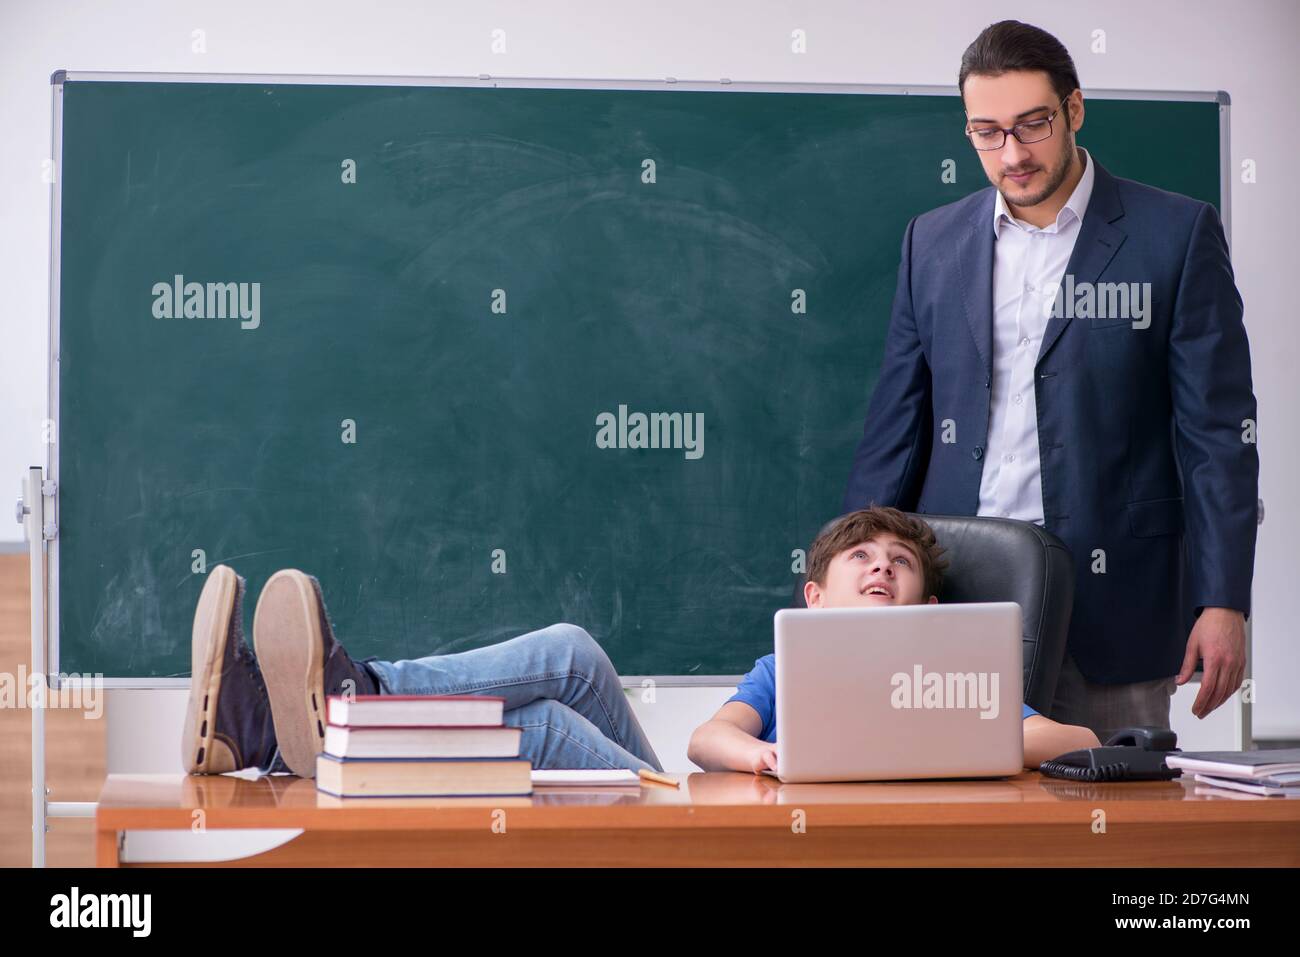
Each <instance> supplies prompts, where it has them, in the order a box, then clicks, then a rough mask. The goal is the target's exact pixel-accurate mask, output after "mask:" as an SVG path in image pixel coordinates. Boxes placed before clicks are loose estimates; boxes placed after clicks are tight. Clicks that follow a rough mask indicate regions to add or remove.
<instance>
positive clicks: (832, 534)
mask: <svg viewBox="0 0 1300 957" xmlns="http://www.w3.org/2000/svg"><path fill="white" fill-rule="evenodd" d="M882 533H890V534H893V535H896V536H897V537H898V539H899V541H903V542H906V543H907V544H909V545H911V546H912V547H913V548H914V549H915V550H916V557H917V559H918V560H919V561H920V562H921V576H922V579H923V580H924V582H925V594H924V595H922V596H921V597H922V598H923V599H924V598H928V597H929V596H931V595H938V594H939V591H940V590H941V589H942V588H943V573H944V572H945V571H946V570H947V568H948V561H947V559H945V558H944V557H943V554H944V552H945V551H946V549H944V547H943V546H942V545H940V544H939V543H938V541H937V540H936V539H935V537H934V529H932V528H931V527H930V526H929V525H927V524H926V523H925V522H924V521H923V520H922V519H919V518H917V517H915V516H911V515H905V514H904V513H902V512H900V511H899V510H898V509H896V508H890V507H888V506H881V505H872V506H871V507H870V508H862V509H858V511H856V512H849V513H848V514H847V515H841V516H840V517H839V518H837V519H835V521H833V522H831V523H830V524H828V525H827V526H826V527H825V528H823V529H822V530H821V533H820V534H819V535H818V536H817V539H816V541H814V542H813V543H812V548H811V549H809V551H808V580H809V581H812V582H816V583H817V584H818V585H821V586H822V587H823V588H825V587H826V572H827V570H828V569H829V568H830V564H831V559H833V558H834V557H835V556H836V555H838V554H840V552H842V551H844V550H845V549H848V548H853V547H854V546H855V545H861V544H862V543H863V542H866V541H870V540H871V539H873V538H875V537H876V536H877V535H880V534H882Z"/></svg>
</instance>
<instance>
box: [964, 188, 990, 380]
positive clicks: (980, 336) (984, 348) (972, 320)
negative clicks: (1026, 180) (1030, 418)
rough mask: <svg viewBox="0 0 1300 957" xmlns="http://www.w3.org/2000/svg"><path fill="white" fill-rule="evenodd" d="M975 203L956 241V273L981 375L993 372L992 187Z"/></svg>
mask: <svg viewBox="0 0 1300 957" xmlns="http://www.w3.org/2000/svg"><path fill="white" fill-rule="evenodd" d="M985 193H986V194H987V195H986V196H985V198H984V199H983V200H982V201H981V202H979V203H976V204H975V212H974V215H973V216H972V217H971V220H970V225H969V227H968V232H967V234H966V236H965V237H963V241H962V242H960V243H958V244H957V273H958V281H959V282H960V283H961V291H962V304H963V305H964V306H965V309H966V322H967V323H968V324H969V325H970V331H971V335H972V336H974V338H975V348H976V349H977V350H978V351H979V354H980V358H981V359H983V360H984V377H985V379H988V378H990V377H991V376H992V375H993V200H994V197H993V189H992V188H990V189H987V190H985Z"/></svg>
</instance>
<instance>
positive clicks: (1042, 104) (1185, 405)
mask: <svg viewBox="0 0 1300 957" xmlns="http://www.w3.org/2000/svg"><path fill="white" fill-rule="evenodd" d="M958 86H959V89H960V91H961V94H962V100H963V106H964V107H965V111H966V127H965V132H966V135H967V138H968V139H969V140H970V142H971V145H972V146H973V147H974V148H975V150H976V152H975V154H974V155H975V156H978V157H979V160H980V162H981V163H983V165H984V173H985V175H986V176H987V177H988V179H989V181H990V182H991V183H992V184H993V188H992V189H984V190H981V191H979V192H977V193H974V194H973V195H971V196H968V197H966V198H965V199H962V200H959V201H958V202H955V203H951V204H949V205H947V206H943V207H940V208H939V209H935V210H931V211H930V212H927V213H924V214H922V215H920V216H917V217H916V218H914V219H913V220H912V221H911V222H910V223H909V224H908V227H907V232H906V233H905V235H904V237H903V247H902V262H901V264H900V266H899V271H898V288H897V292H896V294H895V297H894V305H893V313H892V317H891V320H890V326H889V335H888V339H887V341H886V345H885V355H884V360H883V363H882V366H881V370H880V378H879V381H878V383H877V385H876V388H875V392H874V393H873V395H872V397H871V403H870V407H869V410H868V412H867V419H866V425H865V427H864V429H863V436H862V441H861V443H860V444H859V446H858V448H857V452H856V453H855V456H854V462H853V470H852V474H851V477H850V480H849V486H848V492H847V494H846V496H845V501H844V507H845V509H846V510H849V509H856V508H860V507H863V506H865V505H867V504H869V503H871V502H875V503H877V504H880V505H893V506H895V507H897V508H901V509H905V510H911V511H916V512H921V513H926V512H928V513H932V514H950V515H996V516H1001V517H1004V518H1011V519H1018V520H1021V521H1026V522H1036V523H1038V524H1040V525H1043V526H1044V527H1045V528H1047V529H1048V530H1049V531H1051V532H1053V533H1054V534H1056V535H1057V536H1059V537H1060V538H1061V539H1062V540H1063V541H1064V542H1065V543H1066V545H1067V546H1068V547H1069V548H1070V551H1071V553H1072V555H1073V556H1074V563H1075V572H1076V576H1075V577H1076V581H1075V593H1074V612H1073V617H1072V618H1071V621H1070V630H1069V641H1068V646H1067V653H1066V656H1065V660H1064V662H1063V663H1062V667H1061V675H1060V681H1059V684H1058V688H1057V694H1056V700H1055V702H1054V703H1053V706H1052V711H1051V717H1052V718H1053V719H1054V720H1056V721H1060V722H1063V723H1065V724H1078V725H1085V726H1087V727H1089V728H1091V729H1093V731H1094V732H1096V733H1097V734H1098V735H1102V734H1104V733H1105V732H1106V731H1109V730H1112V729H1115V728H1120V727H1124V726H1128V725H1143V724H1146V725H1158V726H1161V727H1168V726H1169V701H1170V698H1171V697H1172V695H1173V693H1174V689H1175V687H1176V685H1179V684H1183V683H1184V682H1186V681H1187V680H1188V679H1190V678H1191V676H1192V673H1193V671H1194V670H1195V668H1196V662H1197V659H1198V658H1199V659H1201V660H1202V661H1203V663H1204V678H1203V682H1202V685H1201V689H1200V693H1199V694H1198V695H1197V697H1196V700H1195V703H1194V704H1193V706H1192V711H1193V713H1195V714H1196V716H1197V717H1199V718H1204V717H1205V716H1206V715H1207V714H1209V713H1210V712H1211V711H1213V710H1214V709H1215V708H1217V707H1219V705H1221V704H1223V703H1224V702H1225V701H1227V700H1228V699H1229V698H1230V697H1231V696H1232V695H1233V693H1234V692H1236V691H1237V689H1238V688H1239V687H1240V685H1241V682H1242V676H1243V673H1244V669H1245V663H1246V656H1245V644H1246V636H1245V617H1246V616H1247V615H1249V613H1250V586H1251V575H1252V572H1253V567H1254V561H1255V533H1256V512H1257V506H1256V502H1257V486H1258V476H1259V459H1258V455H1257V453H1256V447H1255V397H1254V393H1253V391H1252V387H1251V375H1250V351H1249V346H1248V344H1247V341H1246V332H1245V328H1244V327H1243V325H1242V302H1241V297H1240V296H1239V295H1238V293H1237V289H1236V286H1235V285H1234V282H1233V274H1232V266H1231V264H1230V262H1229V260H1228V248H1227V243H1226V242H1225V239H1224V234H1223V227H1222V225H1221V224H1220V222H1219V217H1218V215H1217V213H1216V212H1215V209H1214V207H1213V206H1211V205H1208V204H1206V203H1203V202H1199V201H1197V200H1194V199H1190V198H1188V197H1186V196H1180V195H1177V194H1174V193H1168V192H1164V191H1162V190H1159V189H1155V188H1153V187H1150V186H1145V185H1142V184H1140V183H1135V182H1132V181H1130V180H1125V179H1119V178H1117V177H1115V176H1112V175H1111V174H1110V173H1108V172H1106V170H1105V169H1104V168H1103V167H1102V166H1101V164H1100V163H1098V162H1097V158H1096V157H1093V156H1091V155H1090V154H1089V153H1088V152H1087V151H1086V150H1084V149H1082V148H1081V147H1078V146H1076V144H1075V135H1076V133H1077V132H1078V131H1079V129H1080V128H1082V126H1083V118H1084V105H1083V94H1082V93H1081V92H1080V90H1079V78H1078V74H1077V73H1076V71H1075V67H1074V62H1073V61H1072V60H1071V58H1070V54H1069V53H1068V51H1066V49H1065V47H1064V46H1062V45H1061V43H1060V42H1059V41H1058V40H1057V39H1056V38H1055V37H1053V36H1052V35H1051V34H1049V33H1046V32H1045V31H1043V30H1040V29H1038V28H1037V27H1033V26H1029V25H1028V24H1024V23H1019V22H1016V21H1004V22H1002V23H996V24H994V25H992V26H990V27H988V28H987V29H986V30H984V32H983V33H981V34H980V35H979V37H978V38H976V40H975V42H974V43H972V44H971V45H970V47H969V48H967V50H966V52H965V54H964V55H963V57H962V62H961V70H960V73H959V79H958ZM901 159H903V160H904V161H907V160H908V159H909V158H907V157H902V158H901ZM910 159H912V160H916V159H917V158H916V157H912V158H910ZM1165 160H1166V161H1167V162H1170V163H1179V162H1183V161H1184V160H1183V157H1181V156H1178V155H1169V156H1167V157H1165ZM1114 283H1122V284H1125V286H1124V287H1120V286H1115V285H1110V284H1114ZM1144 284H1149V285H1144ZM1089 299H1091V301H1089ZM1193 620H1194V624H1193ZM1189 626H1190V635H1189Z"/></svg>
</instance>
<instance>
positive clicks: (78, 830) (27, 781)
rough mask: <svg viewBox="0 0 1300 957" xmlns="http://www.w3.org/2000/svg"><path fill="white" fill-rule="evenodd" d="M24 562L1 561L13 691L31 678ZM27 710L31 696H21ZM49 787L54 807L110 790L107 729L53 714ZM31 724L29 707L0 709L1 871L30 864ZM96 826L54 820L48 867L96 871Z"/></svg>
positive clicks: (2, 628) (0, 607)
mask: <svg viewBox="0 0 1300 957" xmlns="http://www.w3.org/2000/svg"><path fill="white" fill-rule="evenodd" d="M28 587H29V585H28V566H27V556H26V555H25V554H17V555H15V554H0V675H4V676H6V677H5V678H4V680H5V681H7V682H8V685H9V687H10V688H15V687H16V685H17V682H18V679H19V671H18V669H19V667H20V666H21V667H22V668H23V669H24V671H23V675H24V676H28V675H30V674H31V667H32V644H31V610H30V606H29V604H28ZM20 697H21V699H22V701H23V703H24V705H25V699H26V696H25V694H24V695H21V696H20ZM45 727H46V752H45V753H46V762H45V767H46V772H45V774H46V786H47V787H49V788H50V791H51V794H50V800H51V801H94V800H97V799H98V797H99V790H100V788H101V787H102V786H103V783H104V762H105V741H106V733H105V728H106V722H105V721H104V720H103V718H102V717H101V718H100V720H97V721H94V720H89V721H88V720H86V719H85V718H84V717H82V713H81V712H80V711H72V710H62V711H61V710H58V709H57V708H52V709H51V710H49V711H48V712H47V715H46V722H45ZM31 741H32V720H31V711H30V710H29V709H28V708H26V707H25V706H24V707H21V708H16V707H15V708H9V707H0V867H30V866H31V863H32V801H31V787H32V747H31ZM94 824H95V822H94V821H93V820H92V819H90V818H75V819H68V818H55V819H52V820H51V821H50V832H49V834H47V835H46V845H45V862H46V864H47V865H48V866H50V867H90V866H93V865H94V863H95V848H94Z"/></svg>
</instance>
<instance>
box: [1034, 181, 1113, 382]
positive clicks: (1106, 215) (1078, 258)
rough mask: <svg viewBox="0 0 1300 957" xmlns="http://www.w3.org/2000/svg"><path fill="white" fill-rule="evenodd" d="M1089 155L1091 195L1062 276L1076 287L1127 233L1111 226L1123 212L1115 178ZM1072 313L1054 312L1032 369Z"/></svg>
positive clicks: (1091, 278)
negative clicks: (1066, 277) (1091, 165)
mask: <svg viewBox="0 0 1300 957" xmlns="http://www.w3.org/2000/svg"><path fill="white" fill-rule="evenodd" d="M1089 158H1090V160H1091V162H1093V163H1096V166H1095V167H1094V170H1093V182H1092V196H1090V197H1089V199H1088V208H1087V209H1086V210H1084V213H1083V222H1082V223H1081V224H1080V226H1079V238H1078V239H1076V240H1075V243H1074V252H1072V253H1071V254H1070V262H1069V264H1068V265H1067V266H1066V267H1065V275H1067V276H1069V275H1073V276H1074V284H1075V286H1076V287H1077V286H1078V285H1079V284H1080V283H1085V282H1086V283H1094V282H1096V281H1097V278H1098V277H1099V276H1100V275H1101V273H1102V270H1104V269H1105V268H1106V267H1107V266H1108V265H1110V261H1111V259H1113V258H1114V256H1115V253H1116V252H1117V251H1118V250H1119V247H1120V246H1121V245H1123V243H1124V239H1125V238H1126V237H1127V235H1128V234H1127V233H1125V232H1124V230H1122V229H1120V228H1119V227H1118V226H1115V225H1113V223H1114V222H1115V220H1117V219H1120V218H1121V217H1122V216H1123V215H1124V207H1123V205H1122V204H1121V203H1120V200H1119V185H1118V184H1117V183H1116V182H1115V177H1113V176H1111V175H1110V173H1107V172H1106V170H1105V169H1103V168H1102V165H1101V164H1100V163H1097V161H1096V159H1095V158H1093V157H1091V155H1090V157H1089ZM1061 287H1062V289H1065V288H1068V284H1067V282H1066V280H1065V276H1062V277H1061ZM1056 313H1060V314H1059V315H1058V314H1056ZM1072 313H1073V310H1072V309H1060V310H1055V311H1054V313H1053V315H1052V317H1051V319H1049V320H1048V322H1047V329H1046V331H1045V332H1044V333H1043V345H1042V348H1040V349H1039V350H1038V361H1037V362H1036V363H1035V364H1034V365H1035V368H1037V366H1038V365H1039V364H1041V363H1042V361H1043V360H1044V359H1045V358H1046V357H1047V353H1048V352H1050V351H1051V348H1052V346H1054V345H1055V344H1056V340H1057V339H1059V338H1060V337H1061V333H1062V332H1064V331H1065V327H1066V326H1068V325H1069V324H1070V315H1071V314H1072Z"/></svg>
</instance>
